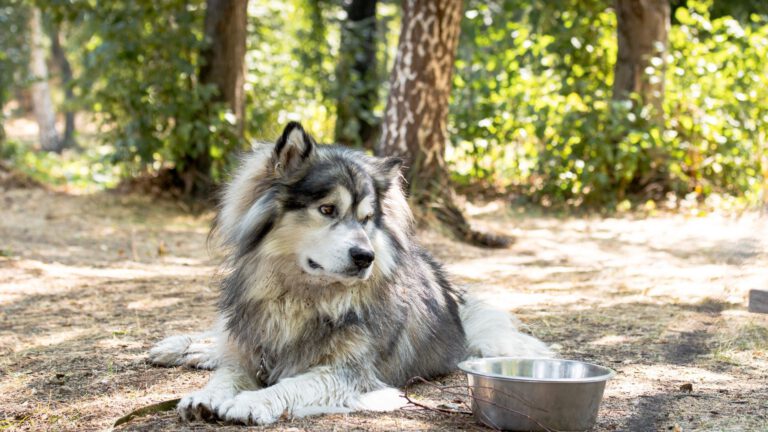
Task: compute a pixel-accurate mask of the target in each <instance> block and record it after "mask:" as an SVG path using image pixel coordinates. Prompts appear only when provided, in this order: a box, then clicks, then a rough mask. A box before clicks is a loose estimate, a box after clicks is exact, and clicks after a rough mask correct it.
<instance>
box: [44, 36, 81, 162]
mask: <svg viewBox="0 0 768 432" xmlns="http://www.w3.org/2000/svg"><path fill="white" fill-rule="evenodd" d="M50 36H51V54H52V55H53V60H54V62H55V63H56V65H57V67H58V68H59V72H60V73H61V85H62V87H64V101H65V102H66V103H67V104H69V105H68V106H67V107H66V109H65V110H64V141H63V142H62V147H63V148H68V147H72V146H73V145H74V144H75V112H74V111H72V107H71V104H72V101H73V100H74V94H73V92H72V67H71V66H70V64H69V60H67V55H66V53H65V52H64V49H63V48H62V46H61V40H60V35H59V26H58V25H55V24H54V25H53V27H52V29H51V34H50Z"/></svg>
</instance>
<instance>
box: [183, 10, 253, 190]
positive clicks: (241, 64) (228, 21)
mask: <svg viewBox="0 0 768 432" xmlns="http://www.w3.org/2000/svg"><path fill="white" fill-rule="evenodd" d="M247 23H248V0H207V1H206V11H205V29H204V31H205V38H206V40H207V41H208V46H207V47H206V48H205V49H204V50H203V51H202V52H201V53H200V55H201V57H202V66H201V67H200V82H201V83H202V84H213V85H214V86H215V87H216V89H217V94H216V96H215V97H214V98H213V100H212V102H223V103H226V104H227V105H229V108H230V109H231V110H232V112H233V113H234V115H235V118H236V119H237V129H238V133H239V134H240V135H242V132H243V123H244V119H245V97H244V93H243V83H244V81H245V39H246V35H247V30H248V28H247V27H248V26H247ZM212 163H213V160H212V159H211V154H210V149H208V148H207V147H206V148H205V149H204V150H203V151H201V152H200V153H199V154H197V155H193V156H190V157H189V158H188V160H187V161H186V164H185V166H184V172H183V173H182V174H181V175H182V178H183V179H184V183H185V189H186V190H185V192H186V193H187V195H190V196H194V197H207V196H209V194H210V190H211V187H212V186H213V180H212V178H211V167H212Z"/></svg>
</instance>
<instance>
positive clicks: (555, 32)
mask: <svg viewBox="0 0 768 432" xmlns="http://www.w3.org/2000/svg"><path fill="white" fill-rule="evenodd" d="M689 4H690V6H689V9H678V11H677V14H676V18H677V20H678V21H679V23H680V24H679V25H675V26H673V27H672V29H671V32H670V35H669V39H670V44H669V57H668V61H669V66H668V69H667V78H666V86H667V89H666V95H665V96H666V98H665V104H664V105H665V107H664V108H665V114H666V115H665V118H666V119H667V120H666V123H665V124H663V125H660V126H657V125H656V124H655V122H653V121H651V118H650V115H651V112H650V110H649V109H646V108H643V107H641V106H639V104H637V100H635V103H634V104H633V103H626V102H614V101H611V99H610V97H611V83H612V81H613V65H614V62H615V58H616V49H617V48H616V36H615V33H616V19H615V14H614V12H613V10H612V9H611V8H610V7H609V6H610V4H609V3H608V2H607V1H601V0H590V1H586V2H585V1H576V0H559V1H558V2H557V5H555V6H556V7H553V5H552V4H549V3H548V4H547V6H546V8H547V9H548V10H550V11H551V10H556V11H557V12H555V13H554V14H552V13H550V14H545V13H542V11H543V8H544V6H543V5H538V4H532V5H529V6H527V7H521V5H520V4H518V3H517V2H515V1H504V2H500V3H493V2H492V3H480V2H478V3H477V4H470V9H469V10H468V11H467V12H466V19H465V22H464V26H463V28H462V31H463V35H462V38H463V39H462V43H461V45H460V50H459V55H458V61H457V73H456V77H455V81H454V83H455V92H454V94H453V97H454V102H453V104H452V108H453V109H452V111H451V120H452V121H451V125H452V132H453V133H452V135H453V147H452V149H451V152H450V154H449V160H450V161H452V163H453V167H454V169H455V172H456V179H457V180H459V181H462V182H472V181H477V180H478V179H479V180H480V181H483V182H486V183H490V184H494V185H497V186H501V187H512V188H515V189H517V190H519V191H523V192H525V193H527V194H529V195H530V196H531V197H532V198H534V199H535V200H537V201H538V202H541V203H544V204H548V203H552V204H557V203H562V204H568V205H574V206H579V205H592V206H609V207H611V206H615V205H616V204H618V203H619V202H621V201H622V200H624V199H625V197H627V196H630V197H638V198H661V197H664V196H665V194H667V193H669V192H671V193H674V194H677V195H685V194H688V193H691V192H693V193H696V194H699V195H700V196H701V197H704V196H706V195H708V194H711V193H716V192H717V193H729V194H734V195H738V196H748V197H752V198H754V197H755V195H756V192H757V190H758V188H759V186H760V182H761V180H760V175H761V172H762V171H761V170H762V169H763V164H764V163H765V161H761V160H760V155H761V154H765V147H764V146H765V143H764V141H765V136H766V130H768V128H766V124H767V123H768V118H766V109H768V97H766V96H768V95H766V91H767V90H766V89H768V87H766V79H767V78H766V77H768V53H767V52H766V46H768V22H766V20H765V17H761V16H757V15H752V16H751V19H750V21H749V22H748V23H746V24H740V23H739V22H738V21H736V20H735V19H733V18H731V17H723V18H719V19H716V20H711V19H710V18H709V15H708V12H707V11H708V9H709V6H710V4H709V3H706V2H689ZM736 53H738V55H737V54H736ZM660 60H661V59H656V60H654V62H653V63H654V64H656V65H660V64H661V62H660ZM648 72H649V73H656V72H655V71H652V70H649V71H648ZM761 140H762V141H761ZM761 142H762V144H761Z"/></svg>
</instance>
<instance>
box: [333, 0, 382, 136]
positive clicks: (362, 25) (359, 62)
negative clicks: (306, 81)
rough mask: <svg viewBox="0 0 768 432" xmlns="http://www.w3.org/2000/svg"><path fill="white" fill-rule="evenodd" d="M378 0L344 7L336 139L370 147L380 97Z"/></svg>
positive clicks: (337, 80) (369, 0)
mask: <svg viewBox="0 0 768 432" xmlns="http://www.w3.org/2000/svg"><path fill="white" fill-rule="evenodd" d="M376 4H377V0H352V1H351V2H348V3H346V5H345V7H344V10H345V11H346V12H347V19H346V21H345V22H344V23H342V27H341V46H340V47H339V66H338V68H337V70H336V82H337V84H338V94H339V99H338V104H337V113H336V142H338V143H340V144H345V145H350V146H360V145H362V146H364V147H368V148H370V147H371V145H372V142H371V141H372V139H371V138H372V136H373V135H374V133H373V132H374V128H375V124H374V123H375V121H374V119H373V113H372V111H373V107H374V106H375V105H376V102H377V99H378V87H379V82H378V79H377V77H376Z"/></svg>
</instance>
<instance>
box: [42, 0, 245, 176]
mask: <svg viewBox="0 0 768 432" xmlns="http://www.w3.org/2000/svg"><path fill="white" fill-rule="evenodd" d="M204 3H205V2H204V1H202V0H198V1H193V2H190V1H186V0H161V1H155V2H151V3H145V2H98V3H96V2H93V1H90V0H74V1H69V2H65V3H63V4H62V3H59V2H57V1H50V2H48V3H47V4H46V5H45V6H46V7H45V9H44V10H46V11H47V12H48V13H51V14H53V15H54V16H57V17H59V18H60V19H68V20H71V21H72V22H73V26H75V27H77V28H78V30H79V32H80V33H79V36H80V37H81V38H82V39H81V40H80V49H79V52H78V53H77V54H78V58H79V61H80V71H79V72H80V73H79V76H78V77H77V82H76V83H75V90H76V94H77V96H78V98H79V100H80V103H81V104H82V105H84V106H85V107H86V108H88V109H89V110H90V111H92V112H93V113H94V114H95V117H96V118H98V119H99V120H100V121H101V123H102V131H103V133H102V134H101V139H102V140H103V142H104V143H108V144H111V145H113V146H114V152H113V153H112V156H111V157H112V161H113V162H121V163H122V164H123V166H125V167H126V168H127V169H128V171H129V173H136V172H137V171H140V170H145V169H159V168H161V167H163V166H175V167H176V168H179V169H181V170H183V169H184V166H185V164H186V163H189V161H190V160H192V159H193V158H195V157H197V156H198V155H200V154H201V153H203V152H209V154H210V156H211V158H212V159H213V161H214V168H215V169H216V168H218V169H219V170H220V169H221V168H222V167H223V166H224V165H225V163H226V157H227V155H229V154H231V153H232V150H233V149H235V148H236V147H237V146H238V141H237V139H236V135H235V133H234V132H235V131H234V127H233V126H234V123H235V119H234V115H233V114H231V113H230V112H228V111H227V109H226V108H225V107H224V106H219V105H215V104H212V103H211V100H212V98H213V97H214V96H215V93H214V92H215V89H214V88H213V86H206V85H203V84H201V83H200V82H199V81H198V79H197V74H198V69H199V66H200V58H199V55H198V54H199V52H200V50H201V48H202V47H203V44H204V43H205V42H204V41H203V35H202V28H203V19H204V16H205V11H204V7H203V6H204ZM76 37H77V36H76ZM214 174H215V172H214Z"/></svg>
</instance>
